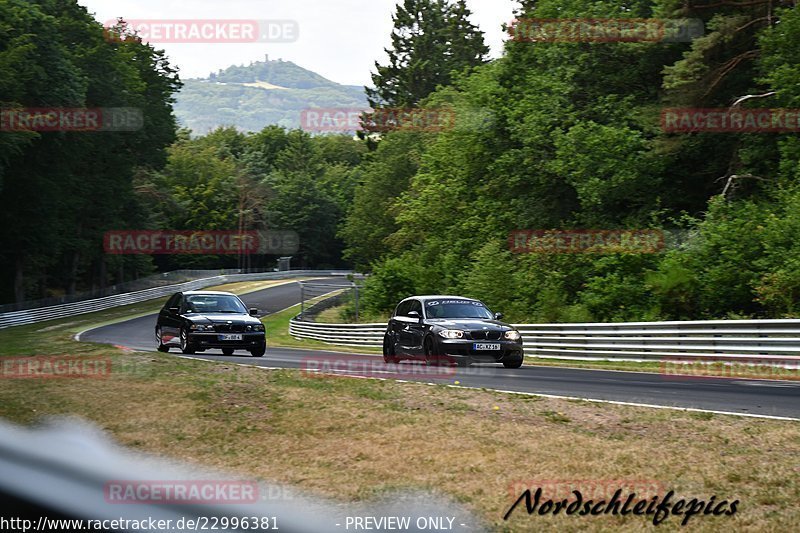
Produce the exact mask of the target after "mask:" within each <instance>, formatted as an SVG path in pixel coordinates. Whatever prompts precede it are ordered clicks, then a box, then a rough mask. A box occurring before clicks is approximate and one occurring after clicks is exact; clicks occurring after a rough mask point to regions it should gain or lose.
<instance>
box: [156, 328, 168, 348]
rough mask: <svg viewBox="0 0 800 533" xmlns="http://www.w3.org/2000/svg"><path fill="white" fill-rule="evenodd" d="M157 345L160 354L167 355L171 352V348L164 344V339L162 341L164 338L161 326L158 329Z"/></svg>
mask: <svg viewBox="0 0 800 533" xmlns="http://www.w3.org/2000/svg"><path fill="white" fill-rule="evenodd" d="M156 343H157V344H158V346H157V347H156V349H157V350H158V351H159V352H164V353H167V352H169V346H166V345H165V344H164V342H163V339H162V336H161V326H158V327H157V328H156Z"/></svg>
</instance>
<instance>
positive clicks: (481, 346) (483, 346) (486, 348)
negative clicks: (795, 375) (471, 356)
mask: <svg viewBox="0 0 800 533" xmlns="http://www.w3.org/2000/svg"><path fill="white" fill-rule="evenodd" d="M472 348H473V349H474V350H475V351H476V352H499V351H500V345H499V344H487V343H485V342H476V343H475V344H473V345H472Z"/></svg>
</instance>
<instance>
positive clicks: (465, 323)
mask: <svg viewBox="0 0 800 533" xmlns="http://www.w3.org/2000/svg"><path fill="white" fill-rule="evenodd" d="M426 322H427V323H428V324H430V325H431V326H439V327H442V328H453V329H464V330H473V329H478V330H480V329H484V328H486V329H487V330H489V331H497V330H500V331H505V330H509V329H513V328H512V327H511V326H510V325H508V324H506V323H505V322H500V321H499V320H483V319H479V318H429V319H428V320H426Z"/></svg>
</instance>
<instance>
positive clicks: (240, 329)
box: [214, 324, 244, 333]
mask: <svg viewBox="0 0 800 533" xmlns="http://www.w3.org/2000/svg"><path fill="white" fill-rule="evenodd" d="M214 330H215V331H219V332H221V333H244V324H214Z"/></svg>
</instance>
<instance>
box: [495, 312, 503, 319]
mask: <svg viewBox="0 0 800 533" xmlns="http://www.w3.org/2000/svg"><path fill="white" fill-rule="evenodd" d="M503 316H505V315H503V313H495V314H494V319H495V320H502V319H503Z"/></svg>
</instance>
